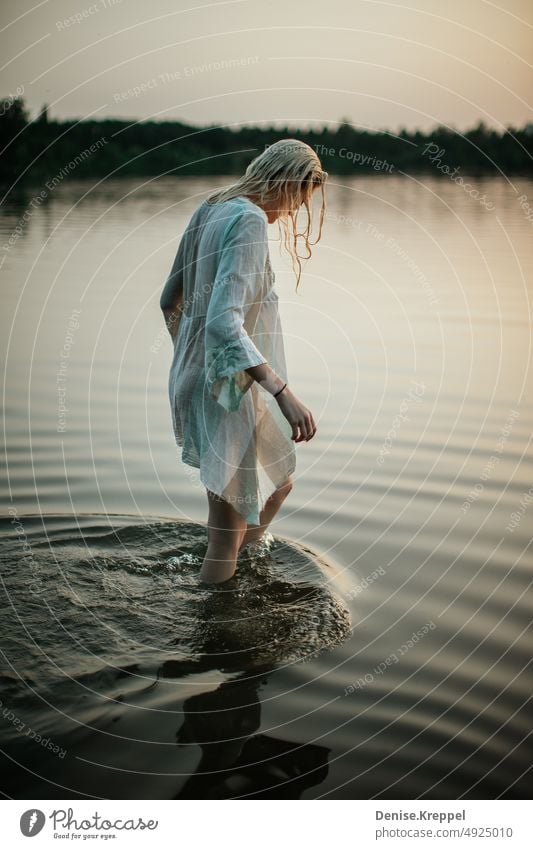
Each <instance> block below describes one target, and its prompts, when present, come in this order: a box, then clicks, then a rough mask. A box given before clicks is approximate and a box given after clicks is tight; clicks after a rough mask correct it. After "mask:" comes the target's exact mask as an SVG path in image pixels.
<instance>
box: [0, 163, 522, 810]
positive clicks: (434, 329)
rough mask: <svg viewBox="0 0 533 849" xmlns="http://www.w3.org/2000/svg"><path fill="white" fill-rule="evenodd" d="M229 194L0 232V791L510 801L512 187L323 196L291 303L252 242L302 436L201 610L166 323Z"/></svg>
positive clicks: (516, 464) (16, 204) (336, 182)
mask: <svg viewBox="0 0 533 849" xmlns="http://www.w3.org/2000/svg"><path fill="white" fill-rule="evenodd" d="M229 181H230V178H225V177H216V178H211V179H209V178H196V177H189V178H172V177H165V178H159V179H146V180H143V179H140V178H135V179H123V180H107V181H102V182H99V181H97V180H94V181H79V180H78V181H76V180H71V181H68V182H65V183H64V184H62V185H59V186H58V187H57V188H55V189H54V190H53V191H50V192H48V195H47V197H46V198H44V200H42V201H41V202H36V201H35V196H36V195H35V194H34V192H33V191H32V190H30V189H26V190H24V191H23V192H21V194H20V196H19V197H18V198H17V199H16V200H13V199H12V200H11V201H9V202H8V203H7V204H6V205H5V206H4V210H3V215H2V219H1V234H0V236H1V238H0V247H1V246H2V245H3V248H2V250H1V251H0V261H2V260H3V262H2V273H3V278H4V284H3V309H2V313H1V316H0V321H1V323H2V340H3V341H2V345H3V349H4V351H3V353H4V362H5V364H6V366H5V372H4V410H5V418H4V434H5V443H6V453H5V470H6V480H7V486H6V487H5V490H4V496H3V511H2V514H3V517H4V518H3V519H2V531H3V547H2V550H1V558H2V565H3V574H4V581H3V590H2V592H3V596H4V598H3V602H4V609H6V610H8V611H9V614H8V615H4V617H3V618H4V628H3V630H4V637H3V646H4V651H5V663H4V669H3V672H2V680H3V684H4V686H3V695H2V707H3V708H4V719H3V723H2V727H1V736H2V748H3V750H4V752H5V753H6V755H7V758H8V760H7V761H6V763H5V769H4V773H7V775H5V777H4V792H5V793H6V794H7V795H9V796H12V797H14V798H20V799H24V798H41V799H45V798H91V797H95V798H191V797H194V794H197V796H196V797H198V798H257V797H262V798H266V797H280V798H297V797H298V798H308V799H311V798H312V799H318V798H320V799H341V798H352V799H370V798H372V799H376V798H390V799H398V798H404V799H413V798H426V799H457V798H469V799H476V798H480V799H482V798H528V797H529V795H530V786H531V783H530V780H531V763H532V749H531V743H530V739H529V738H530V733H531V722H530V718H529V715H528V708H529V707H530V701H531V691H532V679H531V650H532V633H531V573H532V559H531V527H532V517H533V474H532V463H531V459H532V454H531V435H532V428H531V423H532V386H533V384H532V381H531V297H532V295H533V286H532V280H533V239H532V236H533V230H532V227H533V224H532V223H531V221H529V220H528V217H527V215H526V213H525V211H524V206H523V204H522V205H521V203H520V200H519V198H520V197H523V196H526V197H528V198H529V199H531V198H533V181H532V180H530V179H529V178H525V177H524V178H516V179H513V181H512V182H511V181H509V180H507V179H506V178H503V177H501V178H493V177H490V178H489V177H485V178H483V177H475V178H474V177H472V178H471V179H470V180H469V182H470V184H471V186H472V187H474V190H472V191H471V192H470V193H468V192H467V191H465V189H464V188H462V187H461V186H460V185H459V184H458V183H457V182H454V181H453V180H451V179H449V178H447V177H444V176H440V175H439V174H435V175H432V174H428V175H422V176H421V175H418V176H416V177H415V176H401V175H375V176H368V177H361V178H350V179H349V180H346V179H345V178H342V177H338V178H336V177H335V175H331V176H330V183H329V185H328V188H327V212H326V217H325V220H324V228H323V234H322V238H321V240H320V242H319V243H318V244H317V245H316V246H314V248H313V256H312V258H311V259H310V260H309V261H308V262H307V263H305V262H304V263H303V266H304V271H303V275H302V279H301V283H300V287H299V290H298V293H295V291H294V290H295V280H294V275H293V273H292V270H291V267H290V263H289V260H288V258H287V257H286V256H285V255H283V254H281V255H280V251H279V243H278V241H277V225H276V224H274V225H271V226H270V227H269V236H270V238H271V241H270V255H271V260H272V265H273V268H274V271H275V274H276V283H275V285H276V289H277V292H278V295H279V304H280V313H281V321H282V326H283V330H284V338H285V350H286V356H287V363H288V372H289V381H290V385H291V388H292V390H293V392H295V394H296V395H297V396H298V397H299V398H300V400H302V401H303V403H305V404H306V406H308V407H309V408H310V409H311V410H312V412H313V415H314V418H315V421H316V423H317V428H318V430H317V434H316V436H315V437H314V438H313V439H312V440H311V441H310V442H309V443H305V442H304V443H298V444H297V445H296V453H297V466H296V472H295V475H294V481H295V485H294V488H293V490H292V492H291V493H290V495H289V497H288V498H287V499H286V501H285V502H284V504H283V506H282V508H281V511H280V513H279V514H278V517H276V520H275V522H274V523H273V524H272V526H271V528H270V530H271V532H272V539H270V541H269V543H268V545H267V544H265V549H264V551H260V552H259V553H258V554H257V556H256V557H255V558H252V562H251V563H250V564H249V568H248V566H247V563H246V562H244V561H243V563H242V565H241V567H240V570H239V573H240V577H239V579H238V580H237V581H236V582H235V584H234V585H232V587H231V588H230V589H228V590H227V591H226V592H224V593H218V594H216V593H214V594H211V593H209V592H208V593H207V594H206V593H205V592H204V591H200V589H199V588H198V587H197V586H196V573H197V569H198V563H199V562H200V559H201V551H202V545H205V544H204V538H205V521H206V517H207V499H206V495H205V490H204V489H203V486H202V484H201V482H200V481H199V479H198V476H197V472H196V470H194V469H192V468H190V467H186V466H184V465H183V464H182V463H181V460H180V452H179V449H178V448H177V446H176V445H175V443H174V438H173V433H172V427H171V418H170V408H169V406H168V397H167V378H168V369H169V366H170V361H171V351H172V349H171V341H170V337H169V336H168V333H167V331H166V328H165V327H164V324H163V319H162V315H161V312H160V310H159V296H160V293H161V289H162V287H163V285H164V282H165V280H166V277H167V274H168V272H169V270H170V267H171V265H172V261H173V259H174V255H175V251H176V248H177V244H178V241H179V238H180V235H181V233H182V232H183V229H184V227H185V225H186V223H187V221H188V220H189V218H190V216H191V215H192V213H193V211H194V209H195V208H196V206H197V205H198V204H199V203H200V202H201V201H202V200H203V199H204V198H205V196H206V195H207V194H208V193H209V192H210V191H212V189H213V188H214V187H215V186H222V185H225V184H227V183H228V182H229ZM38 191H40V187H39V189H38V190H36V194H37V193H38ZM482 198H484V200H482ZM317 209H318V206H317ZM315 236H316V225H315ZM41 517H43V518H41ZM173 556H175V557H177V558H178V559H177V560H175V561H173V560H172V557H173Z"/></svg>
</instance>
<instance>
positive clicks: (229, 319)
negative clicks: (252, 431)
mask: <svg viewBox="0 0 533 849" xmlns="http://www.w3.org/2000/svg"><path fill="white" fill-rule="evenodd" d="M267 254H268V236H267V224H266V219H265V218H264V217H263V216H262V215H261V213H259V212H258V213H255V212H253V211H252V212H250V211H246V212H243V213H241V214H240V215H239V216H238V217H237V218H236V220H235V221H233V222H232V223H231V224H230V225H229V228H228V231H227V232H226V234H225V237H224V242H223V245H222V249H221V253H220V259H219V264H218V267H217V273H216V277H215V280H214V283H213V288H212V291H211V296H210V300H209V305H208V309H207V315H206V326H205V373H206V382H207V387H208V390H209V393H210V395H211V397H212V398H214V399H215V400H216V401H218V403H219V404H221V405H222V406H223V407H224V409H225V410H227V411H228V412H233V411H235V410H238V409H239V406H240V403H241V400H242V398H243V396H244V394H245V392H246V391H247V390H248V389H249V387H250V386H251V385H252V383H253V378H252V377H251V375H249V374H248V373H247V372H246V371H245V369H247V368H249V367H250V366H257V365H260V364H261V363H265V362H266V359H265V357H264V356H263V355H262V354H261V352H260V351H259V349H258V348H257V347H256V345H255V344H254V342H253V341H252V339H251V338H250V336H249V335H248V333H247V331H246V330H245V328H244V320H245V316H246V313H247V311H248V309H249V308H250V306H251V305H252V304H253V303H254V302H256V301H257V300H258V299H259V298H260V297H261V294H260V293H261V286H262V280H263V274H264V270H265V263H266V257H267Z"/></svg>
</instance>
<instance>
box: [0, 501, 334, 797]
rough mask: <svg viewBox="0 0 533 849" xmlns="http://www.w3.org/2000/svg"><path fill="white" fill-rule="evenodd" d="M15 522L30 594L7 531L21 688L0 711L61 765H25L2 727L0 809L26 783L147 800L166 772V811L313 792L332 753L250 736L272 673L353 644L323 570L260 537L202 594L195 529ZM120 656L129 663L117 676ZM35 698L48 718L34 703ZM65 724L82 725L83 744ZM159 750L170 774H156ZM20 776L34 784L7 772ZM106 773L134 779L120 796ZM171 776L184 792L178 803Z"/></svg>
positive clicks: (36, 755) (36, 759) (257, 730)
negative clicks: (24, 543)
mask: <svg viewBox="0 0 533 849" xmlns="http://www.w3.org/2000/svg"><path fill="white" fill-rule="evenodd" d="M23 521H24V527H25V528H26V531H25V533H26V534H27V540H28V546H29V550H30V551H31V552H32V557H33V565H32V570H33V573H34V576H35V574H38V575H39V579H38V580H39V587H38V588H39V593H38V595H36V594H34V593H33V592H30V593H28V582H29V581H31V582H33V583H35V577H32V575H31V573H30V570H29V569H26V568H24V569H20V568H19V564H18V563H17V560H16V558H15V557H14V555H15V552H16V546H17V540H16V539H15V536H14V533H13V531H11V532H10V533H9V534H8V539H7V540H6V542H5V545H4V547H3V549H2V554H1V559H2V563H3V571H4V574H5V578H6V588H7V590H8V593H9V596H10V598H11V600H12V602H13V603H14V605H15V608H16V610H17V613H18V616H19V617H20V618H19V619H17V621H16V622H15V625H14V628H13V633H12V636H13V637H14V639H13V640H12V641H10V640H9V638H8V635H7V634H6V635H5V644H6V645H7V646H8V648H10V650H11V651H10V655H11V660H12V662H13V665H14V667H15V668H16V669H17V670H18V672H19V674H21V675H26V676H27V678H26V681H27V682H28V683H29V682H30V681H31V682H32V686H31V687H24V686H22V682H19V684H18V685H17V683H16V681H15V679H14V678H13V677H10V678H9V684H10V685H11V693H10V702H11V704H12V705H13V707H14V708H15V712H16V713H24V714H25V716H26V717H27V719H28V726H29V725H32V724H33V725H35V724H38V726H39V727H40V728H42V727H43V725H48V728H49V733H50V737H51V738H52V739H53V740H54V741H59V743H60V744H61V746H62V748H63V749H64V750H65V752H66V753H68V754H67V757H65V758H64V759H63V758H57V757H56V756H55V755H54V753H50V752H49V751H47V750H45V749H42V748H41V749H39V750H38V751H37V752H36V747H35V745H32V744H31V741H30V740H29V739H28V738H26V739H22V738H21V735H20V733H19V732H18V731H17V730H15V729H14V728H12V727H8V728H7V729H6V728H5V727H4V728H3V729H2V732H3V742H4V744H5V747H6V748H5V750H6V751H7V752H8V753H9V756H10V757H11V758H12V761H13V766H12V769H11V777H10V779H9V781H8V792H9V793H10V795H13V796H15V798H16V797H18V796H20V794H26V795H27V794H28V793H29V788H28V785H30V786H31V789H32V791H33V795H34V796H37V795H40V796H41V797H42V798H46V796H47V794H48V795H50V794H52V795H58V796H61V795H65V792H64V791H60V790H59V789H57V788H58V787H64V788H68V789H69V790H70V791H71V793H73V794H74V795H77V794H78V793H81V794H84V793H87V792H88V791H89V793H90V794H91V795H93V794H94V791H95V789H98V791H99V792H101V793H102V794H103V795H104V797H108V796H109V797H110V798H113V797H117V796H118V797H121V796H122V797H124V796H123V794H125V795H126V796H127V795H131V796H139V797H142V796H143V795H145V796H146V797H149V796H150V795H151V793H150V791H148V793H147V790H146V782H147V777H148V776H149V775H150V774H151V773H153V772H166V773H167V774H168V775H169V776H173V787H172V788H171V787H170V786H168V787H167V789H166V792H165V794H161V795H162V796H163V797H166V796H167V795H168V796H170V797H173V798H208V799H217V798H223V799H226V798H234V797H237V796H245V795H253V796H266V797H270V796H280V797H281V798H285V797H286V798H296V797H298V796H300V795H301V793H302V792H303V791H304V790H305V789H306V788H309V787H312V786H314V785H316V784H319V783H320V782H322V781H323V780H324V778H325V776H326V775H327V757H328V752H329V749H327V748H325V747H323V746H319V745H312V744H307V743H305V742H303V743H302V741H301V740H291V739H290V737H289V739H284V734H283V729H281V730H280V731H278V733H276V734H273V733H270V732H269V730H268V728H267V729H263V730H262V722H261V706H260V693H261V690H262V688H264V687H265V685H266V684H267V683H268V681H269V678H270V677H271V676H275V675H276V671H277V670H278V669H280V667H284V668H285V670H290V669H292V668H295V664H296V666H298V665H299V661H301V660H309V659H310V658H316V657H317V656H319V655H320V654H321V652H323V651H324V650H325V649H328V648H332V647H334V646H336V645H338V644H339V643H340V642H342V641H343V640H345V639H346V638H347V637H348V636H349V635H350V617H349V614H348V611H347V609H346V608H345V607H344V605H343V604H342V603H341V601H340V599H339V598H338V597H336V595H335V594H334V593H333V592H332V590H331V588H330V583H331V581H332V580H333V577H334V572H333V570H332V569H331V567H328V565H327V564H325V563H323V564H321V563H319V562H318V561H317V560H313V559H312V558H310V557H309V555H308V554H306V553H305V552H304V550H303V549H301V548H300V547H298V546H295V545H291V544H289V543H284V542H282V541H278V540H275V539H274V538H273V537H272V536H271V535H269V537H268V538H267V540H266V542H265V543H264V544H260V545H258V546H255V547H250V548H249V549H248V550H245V552H243V554H242V555H241V557H240V558H239V564H238V570H237V573H236V575H235V576H234V577H233V578H232V579H231V580H230V581H227V582H226V583H224V584H221V585H219V586H217V587H214V588H206V587H205V585H203V584H201V583H200V582H199V580H198V572H199V564H200V562H201V557H202V553H203V550H205V545H206V539H205V537H206V533H205V527H203V526H201V525H190V524H185V523H177V522H163V521H161V522H153V523H150V524H145V525H138V524H136V523H130V524H128V523H125V522H124V523H118V522H116V523H115V527H113V529H107V530H105V529H104V527H102V525H101V524H100V522H99V521H98V520H96V519H95V518H93V519H92V520H91V521H86V522H85V526H84V528H83V530H82V532H81V533H79V532H78V531H77V530H76V528H75V526H74V520H72V519H70V520H69V519H68V518H66V517H65V518H56V519H49V520H48V522H45V531H44V533H43V531H42V529H41V530H40V529H39V521H40V520H38V519H35V520H30V519H24V520H23ZM6 525H7V523H4V528H3V530H4V531H5V530H7V528H6ZM84 548H85V550H84ZM139 551H140V552H142V553H141V554H138V553H137V552H139ZM176 552H178V554H177V555H176ZM82 555H83V556H82ZM87 555H89V556H87ZM58 573H59V575H58ZM34 589H35V587H34ZM58 626H60V627H58ZM19 629H20V631H19ZM28 629H29V631H28ZM23 632H24V633H26V634H28V633H29V632H33V633H34V634H35V636H36V638H37V639H36V643H37V640H38V645H39V646H40V647H41V648H42V649H43V653H44V649H46V657H47V660H48V661H51V663H50V664H49V665H46V664H43V662H42V657H39V654H40V653H36V655H34V656H32V653H31V652H28V651H27V649H28V644H26V645H24V641H23V638H22V635H23ZM134 635H135V637H134ZM17 647H18V650H17ZM127 655H129V657H130V661H131V659H133V657H134V656H135V655H137V656H138V662H134V663H132V662H129V663H128V662H125V657H126V656H127ZM162 655H163V656H164V659H163V661H162V662H161V656H162ZM184 694H185V695H184ZM40 698H41V699H43V700H44V699H46V701H47V703H48V705H49V709H48V710H46V709H44V710H43V707H42V704H41V706H40V707H39V708H37V706H36V705H35V704H34V702H33V701H32V699H37V700H39V699H40ZM110 704H112V705H113V714H114V715H110ZM118 706H119V707H120V709H119V711H117V710H116V708H117V707H118ZM139 708H142V709H143V713H144V716H143V717H142V723H141V724H140V727H139V714H138V710H139ZM177 717H180V724H179V725H178V728H177V731H176V718H177ZM67 718H68V719H67ZM72 722H73V723H76V724H81V725H84V726H85V733H84V735H83V736H82V737H81V739H80V734H79V728H78V729H76V730H75V731H73V730H72V728H71V723H72ZM111 723H113V724H114V725H115V728H114V729H113V732H112V733H113V739H112V740H109V739H108V738H109V734H110V724H111ZM118 723H120V729H118V728H117V727H116V726H117V724H118ZM135 728H137V730H136V731H134V729H135ZM117 731H118V732H119V734H118V736H117V737H115V735H116V734H117ZM120 732H122V733H120ZM162 743H163V744H164V751H165V752H166V751H167V750H168V749H170V751H171V753H172V758H171V761H169V762H167V761H166V760H165V759H163V761H161V762H160V757H161V749H160V746H161V744H162ZM176 743H177V746H176ZM125 744H127V746H126V749H127V755H126V758H125ZM136 750H137V751H136ZM198 751H200V752H201V755H200V760H199V763H196V764H193V762H192V761H191V755H192V754H193V752H196V753H198ZM147 753H148V756H147ZM193 756H194V755H193ZM196 757H197V755H196ZM58 760H61V765H60V766H58ZM150 762H151V765H150ZM30 763H31V765H32V766H31V768H32V775H31V776H28V774H27V773H26V774H25V775H24V774H20V773H19V772H18V768H17V767H16V766H15V764H19V765H21V766H22V768H23V769H24V768H25V769H28V767H29V764H30ZM97 765H101V773H99V774H98V784H95V783H94V780H95V774H94V768H95V766H97ZM162 767H164V768H163V769H162ZM116 768H119V769H121V770H124V769H126V771H128V772H131V773H132V775H130V777H129V778H128V782H129V788H128V790H127V791H126V789H125V786H124V782H123V783H122V784H121V787H122V788H123V791H122V793H121V792H118V793H117V786H116V784H113V781H112V779H111V776H112V770H114V769H116ZM97 772H98V770H97ZM135 776H136V780H135ZM175 776H181V782H182V783H181V786H180V787H178V789H177V792H176V778H175ZM53 786H55V787H56V790H55V791H54V790H52V789H51V788H52V787H53ZM43 788H46V789H45V790H44V792H43ZM71 793H67V794H66V795H68V796H69V795H71ZM153 793H154V795H156V796H157V791H156V789H155V788H154V790H153Z"/></svg>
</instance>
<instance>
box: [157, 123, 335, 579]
mask: <svg viewBox="0 0 533 849" xmlns="http://www.w3.org/2000/svg"><path fill="white" fill-rule="evenodd" d="M326 178H327V172H325V171H323V170H322V167H321V164H320V160H319V158H318V156H317V155H316V153H315V151H314V150H313V149H312V148H311V147H309V145H307V144H305V143H304V142H301V141H298V140H297V139H283V140H281V141H278V142H276V143H275V144H272V145H270V146H269V147H267V148H266V149H265V150H264V151H263V152H262V153H261V154H260V155H259V156H257V157H256V158H255V159H254V160H253V161H252V162H251V163H250V164H249V165H248V167H247V169H246V172H245V174H244V175H243V176H242V177H240V178H239V179H238V180H237V182H236V183H234V184H233V185H231V186H229V188H227V189H223V190H220V191H216V192H213V193H212V194H211V195H209V197H208V198H207V199H206V200H204V201H203V203H201V204H200V206H199V207H198V208H197V209H196V211H195V212H194V214H193V216H192V218H191V219H190V221H189V223H188V225H187V227H186V229H185V232H184V234H183V236H182V238H181V241H180V244H179V247H178V251H177V254H176V258H175V260H174V263H173V266H172V269H171V271H170V275H169V277H168V280H167V282H166V284H165V287H164V289H163V292H162V294H161V299H160V306H161V309H162V310H163V313H164V316H165V321H166V325H167V328H168V330H169V332H170V335H171V337H172V339H173V343H174V356H173V360H172V366H171V368H170V375H169V383H168V388H169V400H170V405H171V410H172V423H173V428H174V434H175V438H176V443H177V444H178V445H179V446H180V447H181V448H182V449H183V450H182V456H181V459H182V461H183V462H184V463H186V464H187V465H190V466H193V467H195V468H198V469H200V480H201V481H202V483H203V484H204V486H205V487H206V492H207V498H208V505H209V517H208V545H207V551H206V555H205V558H204V561H203V564H202V568H201V571H200V579H201V580H202V581H204V582H207V583H221V582H223V581H226V580H228V579H229V578H231V577H232V576H233V574H234V572H235V569H236V561H237V557H238V554H239V552H240V551H241V550H242V549H243V548H244V546H245V545H248V544H249V543H252V542H256V541H257V540H259V539H260V537H261V536H262V535H263V534H264V532H265V531H266V529H267V528H268V526H269V524H270V522H271V521H272V519H273V518H274V516H275V515H276V513H277V511H278V510H279V508H280V506H281V504H282V502H283V501H284V499H285V498H286V496H287V494H288V493H289V491H290V490H291V488H292V479H291V474H292V472H293V471H294V469H295V462H296V455H295V449H294V443H295V442H302V441H304V440H305V441H309V440H310V439H312V437H313V436H314V435H315V433H316V425H315V422H314V419H313V415H312V413H311V411H310V410H308V409H307V407H305V406H304V404H302V403H301V402H300V401H299V400H298V398H297V397H296V396H295V395H294V394H293V393H292V392H291V389H290V388H289V386H288V385H287V373H286V363H285V352H284V346H283V336H282V329H281V323H280V318H279V314H278V296H277V293H276V291H275V289H274V273H273V271H272V267H271V264H270V257H269V251H268V230H267V224H272V223H273V222H274V221H276V220H278V221H279V224H280V225H281V226H282V228H283V231H284V235H285V240H284V243H285V247H286V248H287V250H288V252H289V254H290V255H291V258H292V261H293V268H295V269H297V283H296V289H297V288H298V283H299V280H300V275H301V263H300V259H302V258H305V259H307V258H309V256H310V255H311V250H310V244H311V243H310V241H309V234H310V232H311V224H312V222H311V200H312V194H313V191H315V189H317V188H318V187H319V186H320V187H321V188H322V206H321V210H320V227H319V233H318V237H317V240H316V241H318V240H319V239H320V236H321V233H322V222H323V218H324V211H325V198H324V184H325V181H326ZM302 205H304V206H305V208H306V211H307V226H306V229H305V232H304V233H296V214H297V212H298V210H299V208H300V207H301V206H302ZM289 219H290V221H291V224H292V234H289V227H288V223H289ZM299 236H303V238H304V240H305V244H306V247H307V251H308V253H307V256H306V257H299V256H298V253H297V238H298V237H299ZM289 239H290V241H289ZM313 244H314V243H313Z"/></svg>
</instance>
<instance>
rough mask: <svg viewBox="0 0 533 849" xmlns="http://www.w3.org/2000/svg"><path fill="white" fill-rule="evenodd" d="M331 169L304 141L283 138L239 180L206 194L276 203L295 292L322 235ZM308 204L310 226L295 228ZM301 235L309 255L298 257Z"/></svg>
mask: <svg viewBox="0 0 533 849" xmlns="http://www.w3.org/2000/svg"><path fill="white" fill-rule="evenodd" d="M327 177H328V172H327V171H324V170H323V169H322V165H321V163H320V159H319V158H318V156H317V154H316V152H315V151H314V150H313V148H312V147H310V146H309V145H308V144H306V143H305V142H303V141H299V140H298V139H281V140H280V141H277V142H274V144H271V145H269V146H268V147H267V148H266V149H265V150H264V151H263V152H262V153H260V154H259V156H256V157H255V159H253V160H252V161H251V162H250V164H249V165H248V167H247V168H246V171H245V173H244V174H243V176H242V177H239V179H238V180H237V182H236V183H232V184H231V185H230V186H228V188H226V189H219V190H217V191H215V192H212V193H211V194H210V195H209V196H208V197H207V202H208V203H222V201H225V200H230V199H231V198H235V197H239V196H241V195H247V196H249V195H251V196H252V197H253V198H254V201H255V200H257V201H258V202H259V205H262V204H263V203H269V202H270V203H271V202H273V201H274V202H275V203H276V204H277V209H278V211H279V217H278V219H277V221H278V227H279V228H280V249H281V237H282V233H281V229H283V244H284V247H285V249H286V250H287V253H288V254H289V256H290V257H291V260H292V267H293V270H294V271H295V274H296V291H298V284H299V283H300V277H301V275H302V263H301V262H300V260H302V259H309V257H310V256H311V245H316V243H317V242H318V241H319V240H320V237H321V235H322V224H323V221H324V213H325V211H326V198H325V195H324V186H325V183H326V179H327ZM316 186H320V187H321V191H322V205H321V208H320V222H319V230H318V236H317V238H316V240H315V241H314V242H311V241H310V240H309V235H310V233H311V228H312V213H311V207H312V196H313V191H314V189H315V188H316ZM302 205H303V206H305V209H306V212H307V225H306V227H305V229H304V232H303V233H298V232H297V231H296V216H297V214H298V210H299V208H300V206H302ZM289 218H290V220H291V224H292V228H291V230H292V232H291V233H289V226H288V219H289ZM299 238H303V239H304V240H305V247H306V248H307V256H299V254H298V242H297V240H298V239H299Z"/></svg>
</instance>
